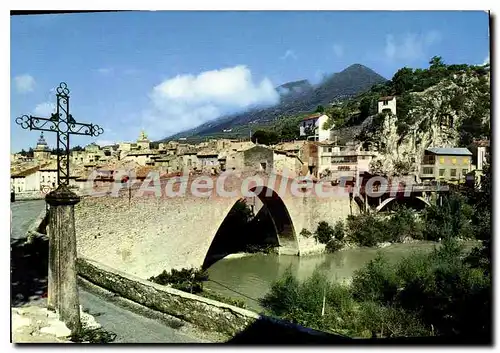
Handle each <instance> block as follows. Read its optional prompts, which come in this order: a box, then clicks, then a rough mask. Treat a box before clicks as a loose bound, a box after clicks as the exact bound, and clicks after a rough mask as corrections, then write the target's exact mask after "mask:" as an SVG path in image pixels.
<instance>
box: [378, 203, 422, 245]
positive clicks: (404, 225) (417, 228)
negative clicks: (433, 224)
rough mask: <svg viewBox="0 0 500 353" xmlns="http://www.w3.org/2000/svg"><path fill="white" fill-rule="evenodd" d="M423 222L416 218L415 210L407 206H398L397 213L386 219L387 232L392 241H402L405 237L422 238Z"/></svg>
mask: <svg viewBox="0 0 500 353" xmlns="http://www.w3.org/2000/svg"><path fill="white" fill-rule="evenodd" d="M422 228H423V226H422V224H421V222H420V221H419V220H417V219H416V218H415V213H414V211H412V210H410V209H408V208H406V207H400V208H397V209H396V211H395V213H394V214H393V215H392V216H391V217H390V219H389V220H387V221H386V229H387V230H386V232H387V233H388V239H389V241H391V242H402V241H403V240H404V239H405V238H411V239H417V240H422V239H423V234H422Z"/></svg>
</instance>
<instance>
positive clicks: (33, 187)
mask: <svg viewBox="0 0 500 353" xmlns="http://www.w3.org/2000/svg"><path fill="white" fill-rule="evenodd" d="M38 169H39V166H36V167H33V168H30V169H25V170H23V171H21V172H19V173H16V174H12V175H11V176H10V187H11V190H13V191H14V192H26V191H38V190H40V174H39V173H38Z"/></svg>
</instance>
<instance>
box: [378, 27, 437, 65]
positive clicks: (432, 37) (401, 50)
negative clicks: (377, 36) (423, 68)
mask: <svg viewBox="0 0 500 353" xmlns="http://www.w3.org/2000/svg"><path fill="white" fill-rule="evenodd" d="M398 39H399V40H396V38H395V36H394V35H392V34H389V35H387V36H386V40H385V56H386V57H387V58H388V59H390V60H407V61H408V60H410V61H411V60H418V59H422V58H426V57H427V56H428V55H430V54H429V53H428V49H429V48H430V47H431V46H433V45H434V44H437V43H439V42H440V41H441V34H440V33H439V32H437V31H430V32H427V33H425V34H423V35H422V34H415V33H408V34H406V35H404V36H403V37H402V38H401V37H400V38H398Z"/></svg>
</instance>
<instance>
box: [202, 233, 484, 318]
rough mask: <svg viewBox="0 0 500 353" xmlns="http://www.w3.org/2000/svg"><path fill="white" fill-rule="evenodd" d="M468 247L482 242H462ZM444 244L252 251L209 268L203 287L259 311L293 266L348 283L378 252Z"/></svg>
mask: <svg viewBox="0 0 500 353" xmlns="http://www.w3.org/2000/svg"><path fill="white" fill-rule="evenodd" d="M462 243H463V244H465V246H466V248H467V249H472V248H473V247H474V246H476V245H478V244H479V243H478V242H476V241H472V242H462ZM441 245H442V244H441V243H438V242H430V241H415V242H407V243H394V244H390V245H388V246H384V247H381V248H378V247H373V248H367V247H359V246H356V247H352V248H344V249H343V250H341V251H337V252H334V253H326V252H322V253H318V254H314V255H307V256H288V255H276V254H250V255H251V256H250V255H248V256H237V257H233V258H231V257H229V258H224V259H222V260H219V261H217V262H216V263H214V264H213V265H212V266H210V267H209V268H208V269H207V272H208V275H209V281H207V282H204V284H203V287H204V288H206V289H207V290H210V291H212V292H215V293H217V294H219V295H221V296H224V297H229V298H234V299H238V300H241V301H243V302H244V303H245V305H246V307H248V308H249V309H251V310H254V311H257V312H260V311H262V307H261V306H260V304H259V302H258V301H259V299H260V298H262V297H263V296H264V295H265V294H266V293H267V292H268V291H269V289H270V287H271V284H272V283H273V282H274V281H275V280H277V279H278V278H280V276H281V275H282V274H283V273H284V272H285V271H286V270H287V269H288V268H290V269H291V271H292V273H293V274H294V276H295V277H296V278H297V279H298V280H299V281H303V280H305V279H307V278H308V277H309V276H310V275H311V274H312V273H313V272H314V270H315V269H316V268H319V269H320V270H321V272H322V273H324V274H326V275H327V277H328V279H329V280H331V281H334V282H342V283H349V282H350V281H351V278H352V276H353V274H354V273H355V271H357V270H359V269H361V268H362V267H363V266H364V265H365V264H366V263H368V262H369V261H371V260H373V259H374V258H375V257H376V256H377V254H378V253H381V254H383V255H386V256H387V258H388V260H389V262H391V263H394V262H397V261H398V260H399V259H400V258H402V257H404V256H406V255H410V254H412V253H415V252H430V251H432V250H433V249H434V248H436V247H440V246H441Z"/></svg>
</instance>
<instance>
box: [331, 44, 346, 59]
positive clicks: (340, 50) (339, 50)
mask: <svg viewBox="0 0 500 353" xmlns="http://www.w3.org/2000/svg"><path fill="white" fill-rule="evenodd" d="M333 51H334V52H335V55H336V56H337V57H339V58H340V57H341V56H342V55H344V47H343V46H342V45H340V44H334V45H333Z"/></svg>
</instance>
